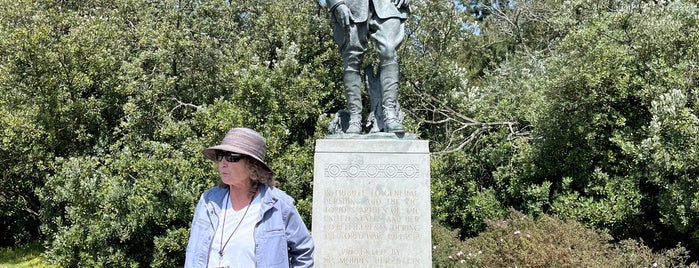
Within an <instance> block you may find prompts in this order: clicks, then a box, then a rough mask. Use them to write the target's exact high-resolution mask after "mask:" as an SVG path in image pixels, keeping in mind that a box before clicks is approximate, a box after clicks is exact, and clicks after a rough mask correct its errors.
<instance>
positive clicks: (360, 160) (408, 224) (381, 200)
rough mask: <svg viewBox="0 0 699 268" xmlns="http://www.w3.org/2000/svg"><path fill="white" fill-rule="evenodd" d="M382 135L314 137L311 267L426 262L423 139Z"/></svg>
mask: <svg viewBox="0 0 699 268" xmlns="http://www.w3.org/2000/svg"><path fill="white" fill-rule="evenodd" d="M384 135H391V134H388V133H385V134H383V135H381V134H380V135H371V134H370V135H364V136H362V137H361V138H356V137H355V138H343V136H347V135H340V136H337V135H335V136H329V137H328V138H325V139H320V140H317V141H316V151H315V163H314V178H313V224H312V233H313V239H314V240H315V246H316V250H315V253H314V255H315V256H314V258H315V263H316V266H317V267H353V268H357V267H360V268H361V267H396V268H397V267H425V268H427V267H432V235H431V212H430V154H429V148H428V142H427V141H422V140H417V139H411V138H410V137H408V138H407V139H406V138H403V139H397V138H387V137H386V136H384Z"/></svg>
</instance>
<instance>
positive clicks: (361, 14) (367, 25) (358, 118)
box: [327, 0, 410, 134]
mask: <svg viewBox="0 0 699 268" xmlns="http://www.w3.org/2000/svg"><path fill="white" fill-rule="evenodd" d="M408 2H409V0H396V1H391V0H328V2H327V4H328V7H329V11H330V21H331V23H332V27H333V38H334V39H335V42H336V43H337V44H338V46H339V47H340V53H341V55H342V60H343V77H342V81H343V83H344V86H345V97H346V98H347V111H346V112H348V113H349V125H348V126H347V128H346V130H344V132H345V133H347V134H359V133H361V131H362V125H361V122H362V98H361V96H362V95H361V89H362V76H361V74H360V68H361V65H362V61H363V59H364V53H365V52H366V50H367V47H368V38H369V37H371V39H373V40H374V45H375V46H376V48H377V52H378V56H379V68H378V81H377V82H378V85H377V86H379V87H380V97H381V108H383V114H382V115H375V116H382V117H381V118H382V121H383V131H384V132H393V133H403V132H404V131H405V130H404V128H403V124H402V123H401V120H402V119H399V114H398V113H399V108H398V104H397V96H398V79H399V71H400V70H399V65H398V53H397V49H398V47H399V46H400V44H401V43H402V42H403V38H404V36H405V29H404V22H405V20H406V19H407V18H408V15H409V14H410V10H409V7H408Z"/></svg>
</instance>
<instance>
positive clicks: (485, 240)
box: [433, 210, 699, 267]
mask: <svg viewBox="0 0 699 268" xmlns="http://www.w3.org/2000/svg"><path fill="white" fill-rule="evenodd" d="M487 226H488V227H487V229H486V231H484V232H482V233H481V234H479V235H478V236H477V237H473V238H469V239H466V240H464V241H461V240H459V238H458V236H457V233H458V232H457V231H454V230H450V229H448V228H446V227H444V226H442V225H440V224H438V223H435V224H433V241H435V244H434V246H433V265H434V266H435V267H699V266H697V264H696V263H692V264H689V265H687V264H685V263H686V262H687V260H688V258H689V252H688V251H687V250H686V249H685V248H684V247H682V246H678V247H676V248H674V249H671V250H667V251H663V252H659V253H656V252H653V251H652V250H651V249H650V248H649V247H647V246H646V245H644V244H643V243H642V242H638V241H634V240H623V241H620V242H614V241H613V238H612V237H611V236H610V235H609V234H608V233H607V232H606V231H602V230H597V229H589V228H586V227H585V226H583V225H582V224H580V223H578V222H575V221H563V220H559V219H557V218H556V217H553V216H548V215H542V216H540V217H538V218H533V217H531V216H528V215H525V214H523V213H521V212H518V211H515V210H511V211H510V215H509V217H507V218H505V219H500V220H489V221H487Z"/></svg>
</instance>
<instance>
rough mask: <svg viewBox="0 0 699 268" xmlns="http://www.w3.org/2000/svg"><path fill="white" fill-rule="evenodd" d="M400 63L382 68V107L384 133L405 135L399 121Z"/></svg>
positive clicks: (380, 73)
mask: <svg viewBox="0 0 699 268" xmlns="http://www.w3.org/2000/svg"><path fill="white" fill-rule="evenodd" d="M398 77H399V67H398V63H390V64H386V65H382V66H381V67H380V72H379V79H380V81H381V96H382V102H381V107H382V108H383V115H384V118H383V131H384V132H392V133H403V132H405V128H403V124H401V122H400V119H398V108H397V106H398V105H397V103H398V100H397V98H398Z"/></svg>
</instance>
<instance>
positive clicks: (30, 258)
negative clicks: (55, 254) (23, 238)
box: [0, 241, 54, 268]
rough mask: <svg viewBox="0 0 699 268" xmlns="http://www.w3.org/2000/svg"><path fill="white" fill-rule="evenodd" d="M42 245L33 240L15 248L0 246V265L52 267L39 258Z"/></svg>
mask: <svg viewBox="0 0 699 268" xmlns="http://www.w3.org/2000/svg"><path fill="white" fill-rule="evenodd" d="M43 252H44V247H43V246H41V242H38V241H34V242H30V243H26V244H24V245H22V246H21V247H16V248H0V267H3V268H25V267H37V268H52V267H54V266H53V265H50V264H47V263H46V262H44V260H43V259H42V258H41V254H42V253H43Z"/></svg>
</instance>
